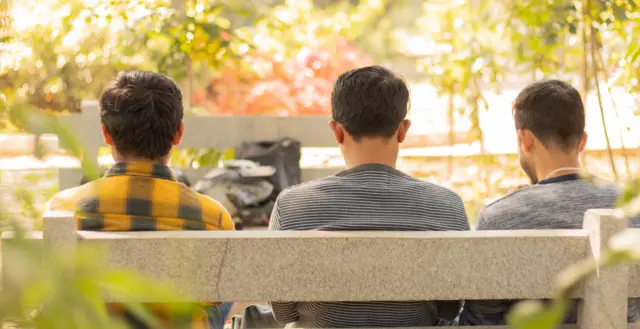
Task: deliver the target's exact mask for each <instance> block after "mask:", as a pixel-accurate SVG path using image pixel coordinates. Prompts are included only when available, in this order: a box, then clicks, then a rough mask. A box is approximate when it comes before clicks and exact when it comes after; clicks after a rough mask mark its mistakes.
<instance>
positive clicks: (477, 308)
mask: <svg viewBox="0 0 640 329" xmlns="http://www.w3.org/2000/svg"><path fill="white" fill-rule="evenodd" d="M512 111H513V117H514V120H515V128H516V130H517V133H518V153H519V157H520V165H521V166H522V169H523V170H524V172H525V173H526V174H527V176H528V177H529V179H530V180H531V184H532V185H530V186H526V187H523V188H521V189H520V190H518V191H516V192H513V193H511V194H510V195H508V196H506V197H504V198H502V199H500V200H498V201H496V202H494V203H492V204H490V205H488V206H487V207H486V208H485V209H484V210H483V211H482V212H481V213H480V215H479V217H478V228H477V229H478V230H524V229H580V228H582V222H583V218H584V213H585V212H586V211H587V210H589V209H597V208H615V204H616V199H617V197H618V194H619V190H618V189H617V188H616V186H615V185H613V184H610V183H605V182H598V183H597V184H596V183H595V182H594V181H593V180H592V179H587V178H583V177H582V176H581V175H580V174H579V173H580V171H581V170H582V168H581V165H580V159H579V154H580V152H582V151H583V150H584V147H585V144H586V142H587V134H586V132H585V131H584V128H585V111H584V106H583V104H582V99H581V97H580V94H579V93H578V91H577V90H576V89H575V88H573V87H572V86H570V85H569V84H567V83H565V82H562V81H558V80H545V81H539V82H536V83H534V84H532V85H530V86H528V87H526V88H525V89H524V90H522V92H520V94H519V95H518V96H517V98H516V100H515V102H514V104H513V109H512ZM638 222H639V221H638V220H637V219H632V221H631V223H632V225H633V226H638ZM514 304H515V301H505V300H503V301H467V302H466V305H465V307H464V310H463V312H462V314H461V317H460V325H502V324H504V323H505V315H506V314H507V313H508V311H509V309H510V307H511V306H513V305H514ZM634 304H635V303H633V302H632V303H630V309H629V320H636V319H637V318H638V312H637V310H636V308H635V307H634V306H635V305H634ZM575 313H576V312H575V309H574V310H573V311H572V312H571V314H569V315H568V316H567V322H573V323H574V322H575V321H576V316H575Z"/></svg>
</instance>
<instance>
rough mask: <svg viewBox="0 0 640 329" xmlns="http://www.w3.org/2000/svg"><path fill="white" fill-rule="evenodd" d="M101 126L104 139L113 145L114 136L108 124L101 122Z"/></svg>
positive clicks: (106, 142)
mask: <svg viewBox="0 0 640 329" xmlns="http://www.w3.org/2000/svg"><path fill="white" fill-rule="evenodd" d="M100 128H102V138H103V139H104V143H105V144H107V145H113V138H111V135H110V134H109V132H108V131H107V126H105V125H104V124H101V125H100Z"/></svg>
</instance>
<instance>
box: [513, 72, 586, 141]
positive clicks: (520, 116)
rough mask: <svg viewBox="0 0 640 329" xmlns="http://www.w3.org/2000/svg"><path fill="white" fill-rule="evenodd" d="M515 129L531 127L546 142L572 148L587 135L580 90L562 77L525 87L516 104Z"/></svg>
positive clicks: (529, 128) (514, 107) (514, 106)
mask: <svg viewBox="0 0 640 329" xmlns="http://www.w3.org/2000/svg"><path fill="white" fill-rule="evenodd" d="M513 110H514V111H515V122H516V129H528V130H530V131H531V132H532V133H533V134H534V135H535V136H536V137H537V138H538V139H539V140H540V141H541V142H542V143H543V144H544V145H546V146H558V147H560V148H563V149H570V148H574V147H576V146H578V145H579V144H580V140H581V139H582V135H583V134H584V126H585V113H584V105H583V104H582V98H581V97H580V93H579V92H578V91H577V90H576V89H575V88H573V87H572V86H571V85H570V84H568V83H566V82H563V81H560V80H543V81H538V82H535V83H533V84H531V85H529V86H527V87H526V88H525V89H523V90H522V91H521V92H520V94H518V97H516V100H515V102H514V104H513Z"/></svg>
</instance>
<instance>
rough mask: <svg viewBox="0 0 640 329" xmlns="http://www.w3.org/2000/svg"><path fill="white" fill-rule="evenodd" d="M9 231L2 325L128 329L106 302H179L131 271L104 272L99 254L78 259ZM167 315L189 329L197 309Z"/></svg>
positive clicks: (181, 307) (149, 319) (150, 319)
mask: <svg viewBox="0 0 640 329" xmlns="http://www.w3.org/2000/svg"><path fill="white" fill-rule="evenodd" d="M7 221H8V219H6V218H5V222H7ZM7 227H11V226H9V225H6V223H5V225H0V233H2V231H5V230H6V228H7ZM11 231H12V232H13V234H12V235H13V237H12V238H8V236H5V238H4V239H3V241H2V254H3V266H2V275H3V280H4V281H3V284H4V285H3V291H2V294H1V295H0V325H9V324H13V325H15V326H16V327H18V328H38V329H40V328H42V329H49V328H50V329H59V328H78V329H87V328H104V329H107V328H109V329H112V328H114V329H115V328H123V329H124V328H128V325H126V324H125V323H124V322H123V321H122V319H120V318H118V317H114V316H111V315H110V314H109V313H108V311H107V309H106V306H105V303H104V300H105V297H104V296H107V295H108V296H110V297H111V298H117V299H124V298H131V297H134V298H135V297H143V296H144V297H150V296H155V297H158V298H169V297H175V296H178V295H177V294H176V293H175V292H174V291H173V290H172V289H169V288H168V287H167V286H166V285H163V284H159V283H156V282H155V281H153V280H149V279H148V278H144V277H141V276H140V275H138V274H136V273H133V272H130V271H126V270H121V269H114V268H109V267H106V266H104V263H103V262H101V261H100V260H101V259H104V258H103V257H101V256H100V255H99V254H97V253H96V252H95V251H92V250H88V249H86V248H83V247H79V248H77V249H76V251H75V252H74V253H70V252H68V251H65V250H51V249H45V248H43V246H42V244H41V242H40V241H38V240H33V239H32V238H31V233H27V232H25V231H22V230H21V229H20V226H19V225H16V226H13V227H12V230H11ZM7 233H8V232H7ZM152 298H153V297H152ZM126 307H127V309H128V310H130V311H131V312H132V313H133V314H136V315H137V316H139V317H140V318H141V319H144V321H145V322H146V323H147V324H149V325H150V326H151V327H153V328H165V327H166V324H164V323H161V322H160V320H158V319H157V318H156V317H155V316H154V315H153V314H152V313H151V312H150V311H148V310H147V309H146V308H144V307H142V305H141V304H135V303H132V304H129V305H127V306H126ZM167 309H168V310H170V311H171V315H173V316H174V317H175V318H176V319H182V321H180V322H181V323H182V326H174V328H190V323H191V322H190V320H191V314H192V312H193V311H194V305H191V304H180V303H176V304H172V305H170V306H168V308H167Z"/></svg>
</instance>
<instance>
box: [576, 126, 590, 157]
mask: <svg viewBox="0 0 640 329" xmlns="http://www.w3.org/2000/svg"><path fill="white" fill-rule="evenodd" d="M588 139H589V135H587V132H586V131H585V132H584V133H583V134H582V138H581V139H580V146H579V148H578V152H581V153H582V151H584V148H585V147H586V146H587V140H588Z"/></svg>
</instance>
